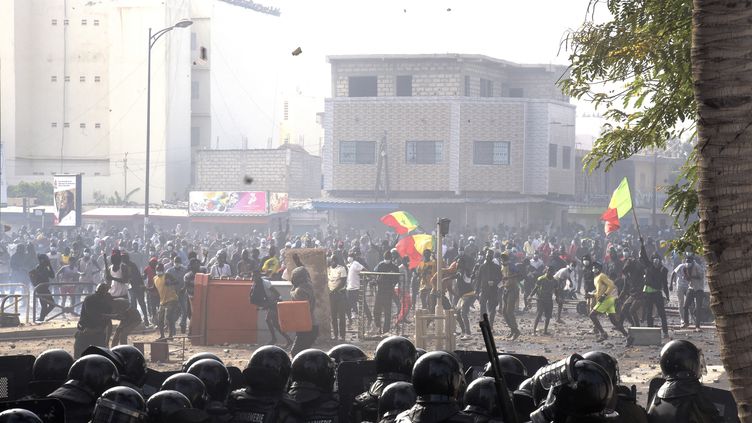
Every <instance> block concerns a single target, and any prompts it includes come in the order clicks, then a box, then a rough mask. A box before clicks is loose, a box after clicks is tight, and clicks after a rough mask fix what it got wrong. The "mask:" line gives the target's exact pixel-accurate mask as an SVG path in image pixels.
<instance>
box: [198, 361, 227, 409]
mask: <svg viewBox="0 0 752 423" xmlns="http://www.w3.org/2000/svg"><path fill="white" fill-rule="evenodd" d="M188 373H190V374H192V375H194V376H196V377H197V378H199V379H201V381H202V382H204V386H205V387H206V395H207V397H208V399H209V400H210V401H218V402H221V403H224V402H225V400H227V395H229V393H230V373H229V372H228V371H227V367H225V365H224V364H222V363H220V362H219V361H217V360H213V359H211V358H205V359H203V360H199V361H197V362H195V363H193V364H192V365H191V367H189V368H188Z"/></svg>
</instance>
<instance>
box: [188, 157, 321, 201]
mask: <svg viewBox="0 0 752 423" xmlns="http://www.w3.org/2000/svg"><path fill="white" fill-rule="evenodd" d="M246 175H247V176H250V177H252V178H253V182H252V183H251V184H246V182H245V176H246ZM193 189H194V190H195V191H270V192H286V193H288V194H289V196H290V198H291V199H309V198H318V197H320V196H321V159H320V158H319V157H317V156H312V155H310V154H308V152H306V151H305V150H304V149H303V148H302V147H300V146H298V145H294V144H285V145H283V146H281V147H279V148H275V149H256V150H201V151H199V152H198V154H197V155H196V183H195V185H194V188H193Z"/></svg>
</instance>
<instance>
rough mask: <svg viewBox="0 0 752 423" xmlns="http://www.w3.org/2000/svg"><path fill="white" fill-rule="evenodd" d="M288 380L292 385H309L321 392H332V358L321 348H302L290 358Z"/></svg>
mask: <svg viewBox="0 0 752 423" xmlns="http://www.w3.org/2000/svg"><path fill="white" fill-rule="evenodd" d="M290 381H291V382H292V383H293V384H294V385H310V386H315V387H316V388H318V389H320V390H321V391H323V392H332V391H333V390H334V360H332V359H331V358H330V357H329V356H328V355H327V354H326V353H325V352H323V351H321V350H317V349H314V348H309V349H307V350H303V351H301V352H299V353H298V354H297V355H296V356H295V358H293V359H292V369H291V372H290Z"/></svg>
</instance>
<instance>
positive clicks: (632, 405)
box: [582, 351, 648, 423]
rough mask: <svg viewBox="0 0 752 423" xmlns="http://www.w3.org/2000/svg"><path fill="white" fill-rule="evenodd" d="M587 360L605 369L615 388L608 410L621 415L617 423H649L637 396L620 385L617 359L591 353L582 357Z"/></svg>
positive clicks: (602, 353) (595, 352) (598, 352)
mask: <svg viewBox="0 0 752 423" xmlns="http://www.w3.org/2000/svg"><path fill="white" fill-rule="evenodd" d="M582 358H584V359H585V360H590V361H592V362H594V363H595V364H597V365H599V366H601V367H603V370H605V371H606V373H608V377H609V378H610V379H611V384H612V385H613V386H614V397H613V400H612V401H611V403H610V404H609V405H608V408H609V409H611V410H614V411H616V413H617V414H618V415H619V416H618V417H616V418H615V420H614V422H616V423H622V422H623V423H632V422H634V423H647V421H648V415H647V413H646V412H645V409H644V408H642V407H640V406H639V405H638V404H637V396H636V395H634V394H633V393H632V390H631V389H629V388H628V387H626V386H624V385H619V382H620V377H619V363H618V362H617V361H616V359H615V358H613V357H611V356H610V355H608V354H606V353H604V352H601V351H590V352H587V353H585V354H583V355H582Z"/></svg>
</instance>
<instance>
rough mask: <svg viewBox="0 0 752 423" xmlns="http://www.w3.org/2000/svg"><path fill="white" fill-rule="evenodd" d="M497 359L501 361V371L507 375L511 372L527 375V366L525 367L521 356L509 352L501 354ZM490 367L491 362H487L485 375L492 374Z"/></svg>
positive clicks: (511, 373)
mask: <svg viewBox="0 0 752 423" xmlns="http://www.w3.org/2000/svg"><path fill="white" fill-rule="evenodd" d="M496 360H497V362H498V363H499V369H500V370H501V373H503V374H505V375H507V374H509V375H519V376H526V377H527V375H528V374H527V367H525V365H524V364H523V363H522V361H521V360H520V359H519V358H517V357H515V356H513V355H509V354H499V355H498V357H497V359H496ZM490 369H491V363H490V362H489V363H486V367H485V369H484V376H492V375H490V374H488V373H489V371H490Z"/></svg>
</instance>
